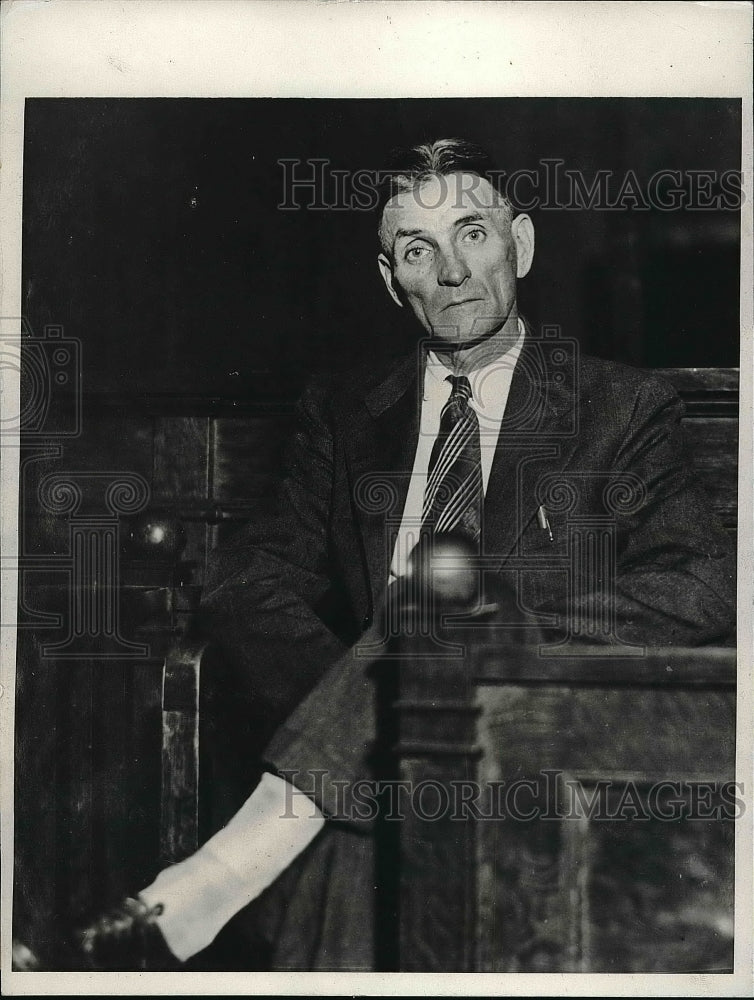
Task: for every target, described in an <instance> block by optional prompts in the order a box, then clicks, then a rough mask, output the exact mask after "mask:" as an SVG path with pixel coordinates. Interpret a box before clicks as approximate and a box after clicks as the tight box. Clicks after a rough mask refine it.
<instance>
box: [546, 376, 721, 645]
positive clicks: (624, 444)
mask: <svg viewBox="0 0 754 1000" xmlns="http://www.w3.org/2000/svg"><path fill="white" fill-rule="evenodd" d="M683 414H684V405H683V403H682V402H681V400H680V399H679V398H678V397H677V395H676V394H675V392H674V391H673V389H672V388H671V387H670V386H669V385H666V383H665V382H663V381H662V380H660V379H657V378H653V379H649V380H647V381H646V382H645V383H643V385H642V387H641V389H640V391H639V393H638V394H637V397H636V402H635V406H634V408H633V412H632V414H631V417H630V419H629V421H628V424H627V426H626V430H625V432H624V435H623V438H622V441H621V443H620V446H619V449H618V452H617V455H616V457H615V462H614V465H613V468H612V470H611V471H613V472H615V473H618V474H620V473H622V472H625V473H629V474H630V478H631V481H633V482H635V483H637V484H638V499H637V502H635V503H634V502H633V501H631V500H629V502H628V503H626V504H622V503H621V498H620V497H619V496H618V495H616V496H615V498H614V503H613V508H612V511H611V513H612V514H613V516H614V518H615V525H616V536H617V537H616V540H617V551H616V574H615V579H614V581H597V585H596V586H595V587H594V589H593V590H591V592H590V590H589V588H588V587H587V588H586V589H585V591H584V592H582V593H579V595H578V597H574V595H573V594H572V595H571V597H570V599H569V600H568V604H567V606H565V607H563V606H561V607H551V608H548V609H543V610H557V611H559V612H561V614H562V615H563V616H564V618H565V619H566V620H568V621H570V623H571V625H573V624H574V623H575V621H576V620H577V619H579V618H580V619H581V620H582V621H583V620H588V618H589V616H590V615H594V614H595V613H599V608H600V605H604V603H605V602H611V603H612V605H613V609H614V615H615V622H616V626H617V629H616V630H617V634H618V636H619V637H620V638H621V639H622V640H623V641H625V642H630V643H639V644H646V645H677V646H684V645H687V646H695V645H701V644H704V643H713V642H724V641H725V640H726V639H728V638H730V636H731V634H732V633H733V630H734V629H735V622H736V585H735V552H734V547H733V544H732V542H731V541H730V539H729V537H728V535H727V533H726V531H725V529H724V528H723V526H722V524H721V523H720V521H719V519H718V518H717V516H716V515H715V513H714V512H713V511H712V509H711V505H710V503H709V500H708V498H707V497H706V495H705V494H704V492H703V491H702V489H701V488H700V487H699V485H698V482H697V479H696V475H695V473H694V469H693V464H692V462H691V460H690V456H689V454H688V448H687V443H686V438H685V432H684V431H683V428H682V426H681V418H682V416H683ZM605 583H607V584H608V586H605Z"/></svg>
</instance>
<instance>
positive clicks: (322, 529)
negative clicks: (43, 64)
mask: <svg viewBox="0 0 754 1000" xmlns="http://www.w3.org/2000/svg"><path fill="white" fill-rule="evenodd" d="M379 236H380V243H381V253H380V254H379V258H378V263H379V268H380V272H381V274H382V278H383V280H384V282H385V285H386V287H387V290H388V293H389V294H390V296H391V297H392V298H393V300H394V301H395V303H396V304H397V305H398V306H399V307H401V308H408V309H410V310H411V311H412V312H413V313H414V315H415V317H416V319H417V320H418V322H419V324H420V327H421V328H422V330H423V337H422V339H421V340H420V341H419V343H418V346H417V345H412V347H411V349H410V350H409V351H408V352H407V354H406V356H405V357H403V358H398V359H390V360H388V361H386V362H378V361H376V360H371V359H370V361H369V363H368V364H367V365H365V366H364V367H363V368H362V369H361V370H360V371H358V372H355V373H353V372H352V373H349V375H348V376H346V377H344V376H332V377H328V378H321V379H318V380H316V381H315V382H313V383H312V385H311V386H310V387H309V389H308V390H307V392H306V393H305V394H304V396H303V398H302V400H301V403H300V406H299V422H298V426H297V430H296V433H295V436H294V438H293V441H292V445H291V450H290V454H289V459H288V464H287V468H286V474H285V477H284V479H283V482H282V485H281V494H280V500H279V505H278V510H279V512H280V513H279V516H278V517H276V518H275V519H274V520H273V521H271V522H265V523H261V524H253V525H249V526H248V527H247V528H246V529H244V532H243V533H242V534H241V536H239V538H237V539H236V540H235V542H234V544H233V546H232V547H231V548H229V549H227V550H225V551H219V552H218V553H217V554H216V557H215V560H214V564H213V567H212V570H211V573H210V577H209V580H208V582H207V585H206V590H205V595H204V606H205V610H206V613H207V618H208V622H209V626H210V629H211V631H212V633H213V635H214V636H215V638H216V640H217V643H218V644H219V645H220V647H221V648H222V650H223V652H224V654H225V658H226V660H227V662H228V663H229V664H230V669H231V671H232V680H231V681H230V683H231V684H232V688H233V695H234V697H235V698H237V699H238V700H239V702H240V703H241V704H242V705H243V706H244V709H245V711H246V713H247V716H248V718H249V719H252V720H254V726H256V728H257V729H258V730H259V731H260V732H262V733H263V734H264V736H265V740H266V741H267V747H266V750H265V752H264V761H265V771H264V775H263V777H262V780H261V782H260V783H259V785H258V786H257V788H256V789H255V790H254V792H253V794H252V795H251V796H250V798H249V799H248V800H247V801H246V803H245V804H244V805H243V806H242V808H241V809H240V810H239V812H238V813H237V814H236V815H235V816H234V817H233V818H232V819H231V821H230V822H229V823H228V824H227V825H226V826H225V827H224V828H223V829H222V830H221V831H219V833H217V834H216V835H215V836H214V837H213V838H212V839H211V840H210V841H208V842H207V844H205V845H204V847H203V848H201V849H200V851H199V852H197V854H196V855H194V856H193V857H192V858H189V859H187V860H186V861H185V862H182V863H181V864H179V865H176V866H174V867H173V868H171V869H168V870H166V871H164V872H162V873H161V874H160V875H159V876H158V878H157V879H156V881H155V882H154V883H153V884H152V885H151V886H149V887H147V888H146V889H145V890H144V891H143V892H142V893H141V894H140V896H139V898H138V899H137V900H132V901H129V902H128V903H127V904H125V906H124V908H123V909H122V911H121V912H120V913H119V914H118V915H117V918H112V919H111V918H107V919H104V920H102V921H99V922H98V923H97V924H95V925H94V926H93V927H92V928H90V929H89V930H88V931H87V932H86V934H85V938H84V945H85V951H86V952H87V954H88V955H89V956H90V958H91V961H92V963H93V964H94V965H95V966H97V965H99V966H103V965H106V964H107V962H108V961H113V962H114V963H115V964H116V965H118V964H120V965H121V967H122V966H123V964H124V957H123V956H124V954H125V953H127V949H128V948H130V949H131V952H130V954H131V955H132V956H133V955H134V954H135V953H134V951H133V948H134V942H135V941H139V942H142V943H143V942H146V941H148V940H149V941H152V942H153V943H154V942H155V941H157V942H158V944H159V948H158V951H161V953H162V955H163V957H164V956H165V955H167V954H168V950H169V952H170V953H172V955H174V956H176V958H177V959H180V960H182V961H185V960H187V959H188V958H190V956H192V955H194V954H196V953H197V952H199V951H200V950H201V949H202V948H204V947H206V946H207V945H208V944H209V943H210V941H212V939H213V938H214V936H215V935H216V934H217V932H218V931H219V929H220V928H221V927H222V926H223V925H224V924H225V923H226V922H227V921H228V920H229V919H230V918H231V917H232V916H233V915H234V914H235V913H237V912H238V911H240V910H242V909H243V908H244V907H247V906H248V904H249V903H251V904H252V905H251V906H248V909H247V911H246V914H245V915H246V917H248V920H247V924H248V925H249V926H251V925H252V924H253V925H254V926H255V927H257V928H261V931H260V935H261V937H263V938H266V940H267V942H268V944H269V947H270V948H271V952H270V954H271V958H270V964H271V965H272V967H274V968H278V969H285V968H288V969H316V968H319V969H350V970H355V969H371V968H374V967H375V948H374V916H373V904H374V891H375V886H374V881H375V880H374V877H373V870H372V864H373V856H372V836H371V827H370V824H369V823H368V822H367V823H360V822H359V820H358V818H356V819H354V815H355V814H354V811H353V810H352V809H351V810H350V811H349V810H348V809H346V811H345V814H344V812H343V789H344V788H347V787H348V786H349V782H350V783H353V782H354V780H356V779H358V778H360V777H364V776H365V775H366V773H367V765H366V759H367V755H368V753H369V749H370V747H371V745H372V741H373V739H374V735H375V732H374V695H373V691H372V680H371V679H370V677H369V673H368V670H367V669H366V667H367V664H368V662H369V660H368V658H367V657H364V656H363V655H359V650H360V649H361V650H362V651H363V649H364V647H365V646H368V645H369V644H370V643H374V642H375V641H376V640H377V639H378V638H379V636H380V630H381V628H382V624H383V621H382V619H383V616H382V609H383V608H384V607H385V604H386V598H388V597H390V595H391V594H394V593H396V589H395V588H400V586H401V581H402V580H403V579H404V578H405V576H406V573H407V566H408V554H409V552H410V551H411V548H412V546H413V544H414V542H416V541H417V539H418V538H419V537H420V536H422V537H427V536H429V537H430V538H431V537H432V536H433V535H434V534H436V533H440V532H442V533H445V532H453V533H455V534H462V535H463V536H464V537H465V538H466V539H467V540H468V544H469V545H470V546H471V548H472V551H474V552H478V553H479V554H480V556H481V557H482V558H483V560H484V565H485V566H488V567H490V568H491V574H492V576H493V577H495V578H496V579H497V580H499V581H502V582H504V583H505V584H506V585H507V586H508V588H509V589H512V590H513V591H515V593H516V595H517V601H518V606H519V610H520V611H521V612H522V614H524V615H525V617H526V620H527V621H528V622H530V623H531V627H532V628H533V629H535V630H536V628H537V623H538V622H540V623H542V622H544V623H548V624H549V625H552V623H556V627H557V629H558V630H559V634H560V635H563V634H565V635H568V634H569V633H570V632H572V631H573V630H574V628H577V629H578V630H580V635H582V637H583V636H584V635H585V634H589V635H591V636H592V637H593V638H594V639H596V640H597V641H602V642H606V643H610V642H616V643H618V642H624V643H639V644H641V643H647V644H655V645H658V644H668V645H674V644H675V645H695V644H701V643H705V642H712V641H721V640H724V639H725V638H726V637H728V636H729V635H730V633H731V631H732V628H733V625H734V620H735V599H734V595H735V586H734V577H733V560H732V552H731V547H730V545H729V543H728V541H727V539H726V536H725V533H724V531H723V529H722V528H721V526H720V525H719V524H718V523H717V522H716V520H715V518H714V516H713V515H712V513H711V512H710V510H709V509H708V506H707V503H706V500H705V498H704V497H703V496H702V495H701V494H700V493H699V492H698V490H697V488H696V486H695V483H694V478H693V474H692V472H691V471H690V468H689V466H688V464H687V463H686V460H685V458H684V449H683V441H682V436H681V430H680V417H681V415H682V404H681V403H680V401H679V400H678V399H677V397H676V396H675V394H674V392H673V390H672V388H670V387H669V386H668V385H667V384H666V383H664V382H663V381H661V380H660V379H658V378H654V377H651V376H648V375H647V374H646V373H640V372H638V371H634V370H631V369H628V368H625V367H622V366H620V365H617V364H614V363H611V362H605V361H598V360H596V359H591V358H586V357H581V358H577V357H575V355H574V356H572V357H571V359H570V361H569V358H568V357H566V355H567V351H566V349H565V348H564V347H563V346H561V345H557V346H559V348H560V353H559V354H558V353H557V352H556V351H553V350H551V349H550V348H551V347H552V346H553V345H551V344H549V345H548V344H547V343H545V342H544V341H543V340H542V339H541V338H537V337H536V336H535V335H534V333H533V332H532V331H530V330H529V329H528V328H527V326H526V324H525V323H524V321H523V320H522V318H521V317H520V316H519V313H518V308H517V299H516V287H517V281H518V280H519V279H520V278H523V277H525V275H526V274H527V272H528V271H529V269H530V267H531V265H532V260H533V256H534V227H533V224H532V221H531V219H530V218H529V216H528V215H526V214H516V213H515V211H514V209H513V208H512V206H511V205H510V203H509V202H508V201H507V200H506V198H505V197H504V196H503V195H502V194H501V193H500V192H499V191H498V189H497V188H496V186H495V175H494V173H493V172H492V170H491V164H490V162H489V160H488V158H487V157H486V155H485V154H484V153H483V152H482V151H481V150H479V149H478V148H477V147H475V146H473V145H472V144H470V143H467V142H462V141H460V140H450V139H444V140H439V141H437V142H434V143H431V144H426V145H422V146H417V147H415V148H414V149H411V150H408V151H406V152H404V153H402V154H400V155H399V156H398V157H397V158H396V159H395V160H394V162H393V163H392V164H391V170H390V182H389V185H388V188H387V190H386V192H385V199H384V201H383V211H382V215H381V219H380V230H379ZM559 477H560V480H559ZM563 477H566V478H567V480H568V482H569V483H570V484H571V485H572V487H573V484H576V485H575V487H573V489H572V494H573V495H572V496H571V498H570V501H569V502H570V504H571V506H570V513H571V514H574V513H576V514H578V515H580V516H585V517H596V518H600V517H602V518H604V517H605V516H609V518H610V519H611V522H612V524H613V527H614V532H615V539H616V548H615V574H614V579H610V580H605V579H604V578H600V577H598V576H595V577H594V578H590V577H589V574H588V572H587V571H586V570H585V571H584V573H585V575H584V577H583V578H581V577H580V578H579V579H574V576H573V572H574V571H573V569H572V570H571V572H570V573H569V572H568V571H564V570H563V569H562V565H563V564H562V561H560V562H558V567H560V568H556V566H555V563H554V562H553V561H550V565H548V558H547V557H548V555H549V554H553V555H562V554H563V553H564V552H565V546H566V544H567V539H566V532H565V531H564V517H565V515H564V514H563V513H562V510H561V509H560V507H559V506H558V504H557V503H555V502H554V501H552V500H550V499H548V497H549V496H550V494H551V492H552V489H553V485H554V484H555V485H557V483H558V481H563ZM611 479H612V480H614V481H616V482H617V481H620V482H621V484H622V487H623V488H628V489H629V492H630V493H631V498H630V500H628V501H626V502H624V503H623V504H622V505H621V503H612V504H611V501H610V499H609V497H610V491H609V490H606V488H605V487H606V483H607V482H609V481H610V480H611ZM375 484H378V485H381V486H382V487H384V488H385V489H386V490H387V495H388V497H389V503H387V504H385V503H383V504H379V503H375V502H373V500H374V497H373V496H372V495H371V494H370V492H369V491H370V488H372V487H374V485H375ZM548 489H549V490H550V493H548ZM553 495H554V494H553ZM514 553H515V554H516V555H517V556H518V557H532V558H531V559H530V562H529V563H528V564H527V563H526V558H524V561H523V563H522V562H521V559H519V560H518V562H516V564H515V567H514V566H513V562H512V560H511V558H510V557H511V555H512V554H514ZM522 566H523V567H524V568H523V569H522V568H521V567H522ZM388 603H389V602H388ZM590 616H591V617H592V618H594V617H597V618H599V619H600V622H601V623H602V624H604V620H607V619H609V627H607V628H604V627H602V626H601V625H600V626H598V627H595V628H588V627H587V628H586V629H585V628H584V621H585V620H589V619H590ZM575 623H578V624H575ZM537 634H539V632H537ZM315 773H316V774H318V775H320V776H321V780H319V781H317V782H313V780H312V774H315ZM286 779H288V780H286ZM289 781H291V782H293V783H294V784H296V785H298V786H299V787H298V789H297V790H296V791H297V793H300V792H303V793H305V794H304V795H302V794H292V786H291V784H289ZM346 799H347V792H346ZM312 800H313V801H312ZM344 815H345V819H346V820H347V821H346V822H343V821H342V820H343V818H344ZM328 820H329V821H328ZM252 901H253V902H252ZM157 928H159V932H158V930H157ZM145 935H146V936H145ZM124 948H125V949H126V952H124V951H123V949H124ZM142 957H144V956H143V955H142ZM125 964H128V963H127V962H126V963H125Z"/></svg>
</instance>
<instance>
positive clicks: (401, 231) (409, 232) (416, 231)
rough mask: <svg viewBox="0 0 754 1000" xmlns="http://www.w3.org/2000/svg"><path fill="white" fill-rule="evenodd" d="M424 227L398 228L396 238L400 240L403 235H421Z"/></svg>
mask: <svg viewBox="0 0 754 1000" xmlns="http://www.w3.org/2000/svg"><path fill="white" fill-rule="evenodd" d="M423 232H424V230H423V229H397V230H396V232H395V237H394V239H396V240H399V239H400V238H401V237H402V236H421V234H422V233H423Z"/></svg>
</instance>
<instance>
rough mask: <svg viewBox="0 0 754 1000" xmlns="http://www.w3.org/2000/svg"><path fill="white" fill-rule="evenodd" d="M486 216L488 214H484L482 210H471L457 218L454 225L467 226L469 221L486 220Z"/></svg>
mask: <svg viewBox="0 0 754 1000" xmlns="http://www.w3.org/2000/svg"><path fill="white" fill-rule="evenodd" d="M486 218H487V216H486V215H482V213H481V212H471V213H470V214H469V215H464V216H462V217H461V218H460V219H456V221H455V222H454V223H453V225H454V226H455V227H456V229H457V228H458V227H459V226H465V225H467V224H468V223H469V222H484V221H485V219H486Z"/></svg>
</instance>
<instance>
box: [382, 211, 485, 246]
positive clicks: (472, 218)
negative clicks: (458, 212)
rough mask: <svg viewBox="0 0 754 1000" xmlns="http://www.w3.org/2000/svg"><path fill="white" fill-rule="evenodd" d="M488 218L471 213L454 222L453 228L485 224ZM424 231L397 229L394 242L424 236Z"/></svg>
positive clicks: (478, 213) (477, 213)
mask: <svg viewBox="0 0 754 1000" xmlns="http://www.w3.org/2000/svg"><path fill="white" fill-rule="evenodd" d="M486 218H487V216H485V215H483V214H482V213H481V212H470V213H469V214H468V215H464V216H462V217H461V218H460V219H456V220H455V221H454V222H453V227H454V228H455V229H457V228H458V227H459V226H466V225H468V224H469V223H470V222H484V221H485V219H486ZM423 235H424V230H423V229H397V230H396V232H395V237H394V240H395V241H396V242H397V241H398V240H399V239H401V237H406V236H423Z"/></svg>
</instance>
